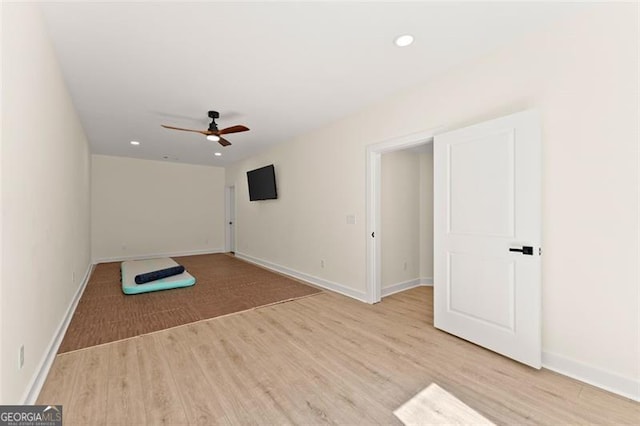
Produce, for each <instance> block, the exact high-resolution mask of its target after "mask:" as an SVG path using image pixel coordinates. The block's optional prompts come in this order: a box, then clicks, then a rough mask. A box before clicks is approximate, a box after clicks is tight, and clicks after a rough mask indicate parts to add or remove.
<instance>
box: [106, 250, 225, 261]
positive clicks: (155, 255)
mask: <svg viewBox="0 0 640 426" xmlns="http://www.w3.org/2000/svg"><path fill="white" fill-rule="evenodd" d="M224 252H225V251H224V249H223V248H215V249H200V250H188V251H174V252H169V253H148V254H138V255H131V256H119V257H102V258H99V259H93V263H94V264H98V263H108V262H120V261H123V260H141V259H154V258H158V257H180V256H196V255H199V254H215V253H224Z"/></svg>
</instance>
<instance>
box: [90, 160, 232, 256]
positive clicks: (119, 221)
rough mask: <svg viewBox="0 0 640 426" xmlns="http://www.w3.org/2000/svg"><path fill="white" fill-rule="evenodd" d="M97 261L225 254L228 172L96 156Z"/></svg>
mask: <svg viewBox="0 0 640 426" xmlns="http://www.w3.org/2000/svg"><path fill="white" fill-rule="evenodd" d="M92 163H93V166H92V185H91V214H92V226H91V245H92V254H93V259H94V261H96V262H101V261H109V260H119V259H125V258H136V257H146V256H154V255H164V254H166V255H177V254H187V253H191V254H197V253H210V252H216V251H218V252H220V251H223V250H224V179H225V177H224V169H223V168H220V167H208V166H194V165H189V164H178V163H171V162H161V161H150V160H138V159H133V158H122V157H110V156H104V155H93V156H92Z"/></svg>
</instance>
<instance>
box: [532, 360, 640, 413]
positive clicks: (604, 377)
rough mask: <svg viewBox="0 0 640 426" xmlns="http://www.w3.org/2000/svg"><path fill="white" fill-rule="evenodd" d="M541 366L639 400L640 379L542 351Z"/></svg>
mask: <svg viewBox="0 0 640 426" xmlns="http://www.w3.org/2000/svg"><path fill="white" fill-rule="evenodd" d="M542 366H543V367H544V368H547V369H549V370H553V371H555V372H556V373H560V374H562V375H565V376H569V377H571V378H574V379H576V380H580V381H581V382H585V383H588V384H590V385H593V386H596V387H599V388H601V389H604V390H607V391H609V392H613V393H616V394H618V395H622V396H624V397H626V398H630V399H633V400H635V401H640V381H639V380H634V379H631V378H627V377H622V376H619V375H617V374H614V373H611V372H609V371H606V370H602V369H600V368H597V367H594V366H591V365H587V364H583V363H581V362H579V361H576V360H574V359H570V358H566V357H563V356H561V355H557V354H553V353H549V352H543V353H542Z"/></svg>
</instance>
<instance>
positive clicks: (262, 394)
mask: <svg viewBox="0 0 640 426" xmlns="http://www.w3.org/2000/svg"><path fill="white" fill-rule="evenodd" d="M431 306H432V290H431V288H427V287H421V288H416V289H413V290H409V291H406V292H403V293H399V294H396V295H393V296H390V297H387V298H385V299H384V300H383V302H381V303H379V304H377V305H374V306H371V305H367V304H364V303H361V302H358V301H355V300H352V299H349V298H347V297H344V296H340V295H336V294H332V293H322V294H319V295H316V296H311V297H307V298H304V299H299V300H296V301H291V302H287V303H282V304H279V305H273V306H267V307H263V308H259V309H255V310H252V311H247V312H242V313H238V314H235V315H231V316H227V317H221V318H214V319H211V320H207V321H203V322H199V323H194V324H188V325H185V326H181V327H177V328H173V329H169V330H163V331H158V332H156V333H152V334H147V335H144V336H140V337H134V338H131V339H127V340H122V341H119V342H114V343H109V344H106V345H103V346H97V347H91V348H87V349H82V350H79V351H75V352H69V353H64V354H59V355H58V356H57V357H56V360H55V362H54V364H53V367H52V369H51V372H50V374H49V377H48V379H47V381H46V383H45V385H44V387H43V390H42V392H41V394H40V397H39V398H38V403H39V404H63V406H64V420H65V424H68V425H75V424H77V425H92V424H109V425H111V424H121V425H125V424H132V425H133V424H153V425H156V424H167V425H169V424H170V425H180V424H202V425H210V424H400V422H399V420H398V419H397V418H396V417H395V416H394V415H393V411H394V410H396V409H397V408H398V407H400V406H401V405H402V404H404V403H405V402H406V401H407V400H409V399H411V398H412V397H413V396H414V395H416V394H417V393H419V392H420V391H421V390H422V389H424V388H425V387H427V386H428V385H429V384H431V383H436V384H437V385H438V386H440V387H441V388H443V389H444V390H446V391H447V392H448V393H450V394H452V395H454V396H455V397H456V398H458V399H459V400H461V401H462V402H463V403H464V404H466V405H468V406H469V407H471V408H473V409H474V410H476V411H477V412H478V413H480V414H481V415H482V416H484V417H486V418H487V419H489V420H491V421H493V422H494V423H496V424H524V425H529V424H544V425H559V424H606V425H611V424H640V404H638V403H636V402H633V401H630V400H628V399H625V398H622V397H619V396H616V395H613V394H611V393H608V392H605V391H602V390H600V389H598V388H595V387H592V386H590V385H587V384H584V383H581V382H578V381H576V380H573V379H570V378H567V377H565V376H562V375H559V374H556V373H553V372H551V371H548V370H544V369H543V370H540V371H538V370H534V369H531V368H529V367H526V366H523V365H521V364H518V363H516V362H514V361H511V360H509V359H506V358H504V357H502V356H499V355H497V354H495V353H493V352H490V351H488V350H485V349H483V348H480V347H478V346H475V345H473V344H471V343H468V342H466V341H464V340H461V339H458V338H455V337H453V336H451V335H448V334H446V333H443V332H441V331H438V330H436V329H435V328H433V326H432V324H433V321H432V318H433V315H432V310H431Z"/></svg>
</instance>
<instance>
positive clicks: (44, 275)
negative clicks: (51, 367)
mask: <svg viewBox="0 0 640 426" xmlns="http://www.w3.org/2000/svg"><path fill="white" fill-rule="evenodd" d="M2 9H3V16H2V56H3V58H2V60H3V69H2V179H1V180H2V230H3V234H2V264H3V265H4V268H3V269H2V287H1V295H2V300H1V304H2V310H1V321H0V322H1V324H2V353H1V365H0V370H1V375H2V385H1V387H2V403H3V404H16V403H19V402H22V401H23V398H24V397H25V394H26V392H27V391H28V390H29V389H30V386H31V383H32V382H33V380H34V379H35V378H36V376H37V374H38V372H39V370H40V367H41V365H42V363H43V362H44V360H45V359H46V356H47V351H48V349H49V346H50V343H51V342H52V339H53V338H54V336H55V335H56V332H57V329H58V327H59V326H60V324H61V322H62V321H63V319H64V316H65V314H66V312H67V309H68V307H69V305H70V303H71V301H72V300H73V296H74V294H75V293H76V291H77V290H78V289H79V287H80V285H81V281H82V278H83V276H84V275H85V274H86V273H87V271H88V268H89V266H90V243H89V235H90V216H89V211H90V208H89V189H90V185H89V179H90V160H89V147H88V144H87V139H86V137H85V134H84V132H83V129H82V127H81V125H80V122H79V120H78V117H77V115H76V111H75V109H74V106H73V104H72V103H71V99H70V97H69V94H68V92H67V88H66V86H65V83H64V81H63V78H62V75H61V73H60V69H59V67H58V63H57V60H56V57H55V54H54V50H53V47H52V45H51V43H50V42H49V39H48V37H47V34H46V30H45V27H44V24H43V21H42V18H41V16H40V12H39V10H38V9H37V6H34V5H33V4H15V3H14V4H12V3H6V4H3V6H2ZM20 345H24V348H25V358H24V367H23V368H22V369H21V370H19V369H18V353H19V347H20Z"/></svg>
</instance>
